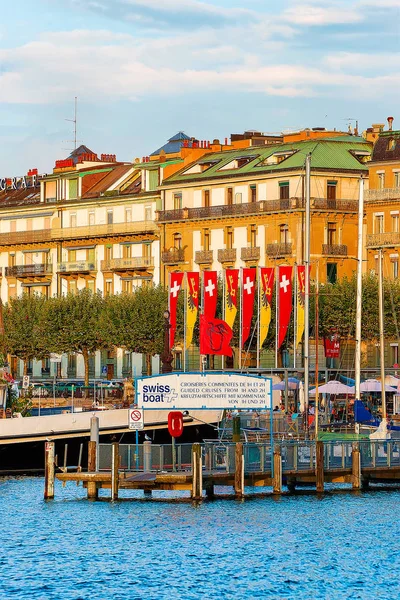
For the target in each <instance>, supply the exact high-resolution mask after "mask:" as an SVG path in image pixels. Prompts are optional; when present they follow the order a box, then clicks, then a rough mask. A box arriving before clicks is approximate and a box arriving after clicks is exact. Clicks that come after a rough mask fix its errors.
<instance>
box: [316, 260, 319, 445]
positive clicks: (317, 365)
mask: <svg viewBox="0 0 400 600" xmlns="http://www.w3.org/2000/svg"><path fill="white" fill-rule="evenodd" d="M318 340H319V263H318V262H317V277H316V284H315V439H316V440H317V439H318V433H319V432H318V419H319V391H318V377H319V356H318V346H319V344H318Z"/></svg>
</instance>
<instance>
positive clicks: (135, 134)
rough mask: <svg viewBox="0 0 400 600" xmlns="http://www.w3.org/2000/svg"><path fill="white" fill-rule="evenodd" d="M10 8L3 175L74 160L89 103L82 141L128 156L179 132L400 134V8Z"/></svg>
mask: <svg viewBox="0 0 400 600" xmlns="http://www.w3.org/2000/svg"><path fill="white" fill-rule="evenodd" d="M4 4H5V6H3V7H2V12H1V18H0V177H10V176H18V175H22V174H24V173H26V172H27V170H28V169H30V168H35V167H36V168H38V169H39V172H41V173H48V172H51V170H52V167H53V165H54V162H55V160H57V159H62V158H65V157H67V156H68V155H69V153H70V151H71V150H72V149H73V142H72V141H71V140H73V124H72V123H71V122H70V121H68V120H67V119H73V117H74V98H75V96H77V97H78V111H77V128H78V141H79V142H80V143H84V144H86V145H87V146H88V147H89V148H90V149H92V150H93V151H94V152H96V153H98V154H101V153H109V154H116V155H117V159H118V160H124V161H128V160H129V161H130V160H133V159H134V158H135V157H142V156H145V155H148V154H150V153H151V152H152V151H154V150H155V149H157V148H158V147H160V146H161V145H162V144H163V143H165V142H166V140H167V139H168V138H169V137H171V136H172V135H174V134H175V133H176V132H177V131H184V132H185V133H187V134H188V135H190V136H194V137H196V138H198V139H200V140H212V139H214V138H219V139H224V138H225V137H229V136H230V134H231V133H241V132H243V131H245V130H249V129H252V130H253V129H255V130H258V131H262V132H271V133H272V132H281V131H287V130H293V129H300V128H305V127H327V128H332V129H333V128H336V129H339V130H346V129H347V127H348V124H349V122H351V123H352V124H353V125H354V122H355V120H356V119H357V120H358V121H359V128H360V130H363V129H365V128H367V127H369V126H371V124H372V123H385V122H386V118H387V117H388V116H393V117H394V118H395V121H394V128H395V129H396V128H399V129H400V113H399V112H398V111H397V112H396V108H397V107H398V106H399V99H400V59H399V57H400V52H399V49H400V0H247V1H245V0H14V1H13V2H5V3H4ZM396 125H397V127H396Z"/></svg>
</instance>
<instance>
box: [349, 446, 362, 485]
mask: <svg viewBox="0 0 400 600" xmlns="http://www.w3.org/2000/svg"><path fill="white" fill-rule="evenodd" d="M351 471H352V484H353V490H359V489H360V488H361V456H360V446H359V444H358V442H354V443H353V448H352V453H351Z"/></svg>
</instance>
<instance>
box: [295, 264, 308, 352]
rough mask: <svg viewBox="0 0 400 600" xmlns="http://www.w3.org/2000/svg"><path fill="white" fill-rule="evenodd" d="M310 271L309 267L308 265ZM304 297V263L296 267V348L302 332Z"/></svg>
mask: <svg viewBox="0 0 400 600" xmlns="http://www.w3.org/2000/svg"><path fill="white" fill-rule="evenodd" d="M310 271H311V267H310ZM305 298H306V268H305V266H304V265H298V267H297V299H296V302H297V310H296V312H297V327H296V348H297V346H298V345H299V344H300V342H301V339H302V337H303V333H304V306H305Z"/></svg>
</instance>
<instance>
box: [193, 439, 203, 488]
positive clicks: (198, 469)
mask: <svg viewBox="0 0 400 600" xmlns="http://www.w3.org/2000/svg"><path fill="white" fill-rule="evenodd" d="M202 498H203V465H202V460H201V446H200V444H193V446H192V500H201V499H202Z"/></svg>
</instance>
